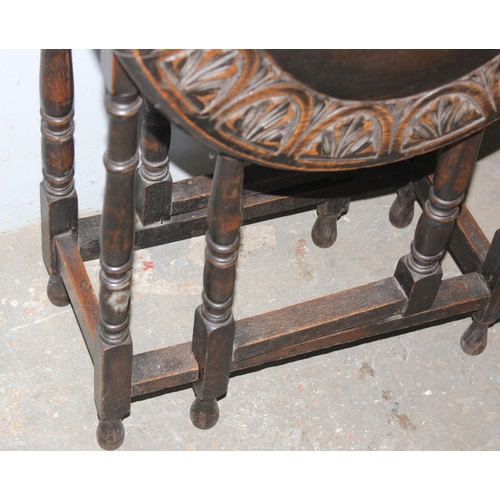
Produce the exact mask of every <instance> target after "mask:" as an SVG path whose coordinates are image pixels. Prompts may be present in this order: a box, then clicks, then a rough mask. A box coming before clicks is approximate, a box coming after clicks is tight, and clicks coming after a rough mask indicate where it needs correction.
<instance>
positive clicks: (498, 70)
mask: <svg viewBox="0 0 500 500" xmlns="http://www.w3.org/2000/svg"><path fill="white" fill-rule="evenodd" d="M115 54H116V55H117V57H118V59H119V61H120V63H121V64H122V65H123V67H124V68H125V69H126V70H127V72H128V73H129V74H130V76H131V77H132V79H133V80H134V82H135V84H136V85H137V86H138V88H139V90H140V91H141V93H142V94H143V95H144V97H145V98H146V99H147V100H148V101H150V102H151V103H152V104H154V105H155V106H157V107H158V109H159V110H160V111H162V112H163V113H164V114H165V115H166V116H167V117H168V118H169V119H170V120H171V121H172V122H173V123H176V124H177V125H179V126H180V127H181V128H183V129H184V130H186V131H187V132H188V133H189V134H191V135H192V136H194V137H195V138H197V139H199V140H201V141H202V142H204V143H206V144H207V145H209V146H210V147H212V148H214V149H215V150H217V151H222V152H224V153H226V154H229V155H232V156H235V157H239V158H242V159H245V160H249V161H252V162H255V163H260V164H262V165H267V166H271V167H276V168H286V169H294V170H313V171H321V170H347V169H353V168H360V167H367V166H374V165H380V164H383V163H389V162H394V161H398V160H402V159H405V158H409V157H411V156H414V155H417V154H423V153H425V152H428V151H431V150H433V149H436V148H438V147H441V146H443V145H446V144H449V143H451V142H454V141H457V140H459V139H461V138H463V137H466V136H467V135H469V134H471V133H473V132H475V131H477V130H479V129H481V128H483V127H484V126H486V125H487V124H489V123H491V122H492V121H494V120H496V119H497V118H499V117H500V50H493V49H489V50H251V49H242V50H238V49H233V50H215V49H214V50H209V49H203V50H187V49H184V50H183V49H181V50H170V49H157V50H132V49H131V50H117V51H115Z"/></svg>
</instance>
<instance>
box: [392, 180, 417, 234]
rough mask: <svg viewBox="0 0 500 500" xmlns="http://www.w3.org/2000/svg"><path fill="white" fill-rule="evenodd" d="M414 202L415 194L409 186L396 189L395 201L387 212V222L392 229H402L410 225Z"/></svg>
mask: <svg viewBox="0 0 500 500" xmlns="http://www.w3.org/2000/svg"><path fill="white" fill-rule="evenodd" d="M415 200H416V197H415V193H414V192H413V190H412V189H411V186H409V185H408V186H403V187H402V188H400V189H398V193H397V196H396V199H395V200H394V202H393V203H392V205H391V209H390V210H389V221H390V223H391V224H392V225H393V226H394V227H397V228H398V229H403V228H405V227H408V226H409V225H410V224H411V221H412V220H413V214H414V212H415Z"/></svg>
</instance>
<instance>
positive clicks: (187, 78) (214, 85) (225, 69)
mask: <svg viewBox="0 0 500 500" xmlns="http://www.w3.org/2000/svg"><path fill="white" fill-rule="evenodd" d="M161 66H162V69H163V72H164V74H165V75H166V76H167V77H168V78H169V79H170V80H171V81H172V82H173V83H174V84H175V85H176V87H177V89H178V90H179V91H180V92H182V94H183V95H184V96H185V97H186V99H187V100H188V101H189V102H190V103H191V104H192V105H193V106H194V107H195V108H196V109H197V110H198V112H199V113H200V114H207V113H208V112H210V110H211V109H212V108H213V107H214V106H215V105H217V104H218V103H219V102H220V101H221V100H222V99H224V97H225V96H226V95H227V94H228V93H229V91H230V90H231V89H232V87H233V86H234V85H235V83H236V82H237V81H238V78H239V77H240V75H241V73H242V71H243V58H242V56H241V54H240V51H238V50H210V51H206V50H187V51H183V52H181V53H180V54H176V55H175V56H172V57H169V58H167V59H165V60H164V61H162V65H161Z"/></svg>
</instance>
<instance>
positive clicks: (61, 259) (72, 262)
mask: <svg viewBox="0 0 500 500" xmlns="http://www.w3.org/2000/svg"><path fill="white" fill-rule="evenodd" d="M54 242H55V247H56V253H57V265H58V267H59V271H60V273H61V276H62V279H63V282H64V286H65V287H66V290H67V292H68V295H69V297H70V299H71V304H72V306H73V310H74V312H75V316H76V318H77V320H78V323H79V325H80V328H81V330H82V333H83V337H84V339H85V343H86V344H87V348H88V350H89V352H90V355H91V357H92V361H94V357H95V337H94V332H95V329H96V326H97V321H98V319H99V302H98V300H97V297H96V294H95V292H94V288H93V287H92V283H91V281H90V278H89V275H88V274H87V270H86V269H85V266H84V264H83V260H82V257H81V255H80V251H79V249H78V244H77V241H76V235H75V233H71V232H69V233H65V234H61V235H59V236H56V237H55V238H54Z"/></svg>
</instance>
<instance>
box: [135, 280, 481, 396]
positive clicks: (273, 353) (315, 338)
mask: <svg viewBox="0 0 500 500" xmlns="http://www.w3.org/2000/svg"><path fill="white" fill-rule="evenodd" d="M489 299H490V292H489V290H488V287H487V286H486V285H485V283H484V280H483V279H482V278H481V277H480V275H479V274H478V273H470V274H467V275H464V276H457V277H454V278H450V279H448V280H444V281H443V282H442V284H441V287H440V289H439V292H438V295H437V296H436V300H435V301H434V304H433V306H432V307H431V308H430V309H429V310H428V311H425V312H421V313H418V314H414V315H412V316H405V317H403V316H401V315H400V314H395V315H392V316H390V317H386V318H383V319H380V320H377V321H373V322H371V323H363V324H359V325H357V326H351V327H350V328H347V329H345V330H340V331H338V330H329V329H324V328H323V325H322V324H317V325H316V328H318V329H320V332H319V333H318V335H312V336H310V337H309V340H306V341H305V342H299V343H297V342H296V338H297V337H295V338H294V337H293V336H291V335H288V336H287V340H289V341H291V342H290V343H288V344H287V343H281V344H276V348H275V349H274V350H268V351H267V350H266V351H265V352H264V353H263V354H259V355H255V356H254V355H252V353H253V352H255V351H254V350H253V347H252V346H253V344H254V339H255V338H256V337H259V336H260V338H261V339H262V342H263V343H265V342H266V340H265V338H263V336H262V331H263V330H262V324H263V318H267V320H268V323H269V324H278V322H279V320H278V318H281V317H282V315H283V310H278V311H273V312H270V313H266V314H265V315H262V316H257V317H252V318H245V319H242V320H238V321H236V342H235V344H236V345H235V351H234V355H233V361H232V363H231V373H234V372H237V371H240V370H243V369H246V368H252V367H256V366H260V365H263V364H265V363H271V362H274V361H280V360H283V359H287V358H292V357H294V356H298V355H301V354H306V353H310V352H314V351H319V350H321V349H327V348H330V347H333V346H336V345H343V344H348V343H351V342H355V341H359V340H363V339H370V338H374V337H377V336H380V335H383V334H386V333H390V332H397V331H399V330H403V329H407V328H413V327H416V326H418V325H424V324H429V323H432V322H435V321H442V320H446V319H449V318H453V317H456V316H459V315H463V314H467V313H470V312H473V311H476V310H479V309H482V308H483V307H484V306H485V305H486V304H487V303H488V301H489ZM312 302H314V301H312ZM313 305H314V304H313ZM344 307H347V304H346V305H345V306H344ZM293 308H297V306H292V307H291V308H287V309H288V312H287V314H289V315H292V314H293ZM299 310H300V309H295V311H296V314H293V315H294V316H295V328H296V329H297V330H296V331H297V334H298V335H300V331H301V330H306V331H307V330H309V331H310V329H311V323H312V322H311V319H310V315H312V314H314V310H312V311H311V312H310V315H308V316H307V317H304V316H302V315H300V314H298V312H299ZM267 333H268V334H269V336H270V339H269V340H270V341H271V342H272V338H273V337H274V335H275V334H276V332H275V331H269V330H268V331H267ZM247 343H248V347H249V349H247ZM268 345H269V344H268ZM190 347H191V343H190V342H186V343H184V344H179V345H177V346H174V347H165V348H162V349H158V350H156V351H150V352H146V353H142V354H138V355H136V356H134V388H133V395H134V396H137V395H144V394H148V393H151V392H157V391H160V390H162V389H167V388H172V387H175V386H177V385H179V386H181V385H182V384H185V383H187V382H192V381H193V380H195V379H196V376H197V371H196V366H197V364H196V361H195V360H194V357H193V355H192V354H191V352H190ZM245 354H248V356H245Z"/></svg>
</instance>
